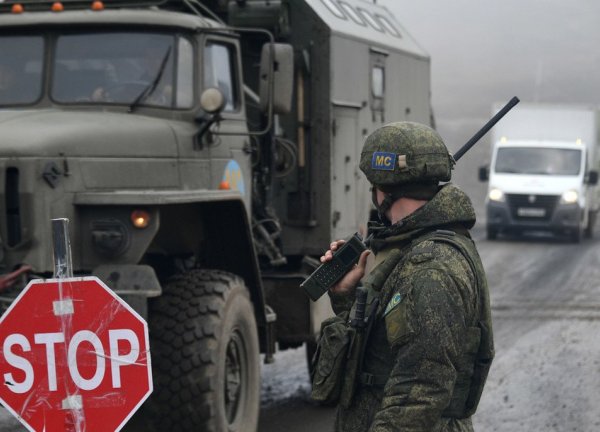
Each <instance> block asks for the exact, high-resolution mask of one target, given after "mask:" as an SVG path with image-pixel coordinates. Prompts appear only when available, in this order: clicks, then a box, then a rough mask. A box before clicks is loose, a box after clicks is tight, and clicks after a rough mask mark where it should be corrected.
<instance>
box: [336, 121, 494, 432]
mask: <svg viewBox="0 0 600 432" xmlns="http://www.w3.org/2000/svg"><path fill="white" fill-rule="evenodd" d="M406 125H407V124H403V128H404V131H401V132H402V133H404V132H405V131H406ZM408 126H409V128H410V127H411V124H408ZM384 132H385V131H384ZM416 132H417V138H418V137H419V135H418V134H419V133H420V129H419V130H417V131H416ZM392 135H393V133H392ZM409 135H410V134H409ZM413 135H415V134H413ZM379 138H381V136H380V137H379ZM428 138H429V137H428ZM417 141H418V140H417ZM440 142H441V139H440ZM367 144H368V143H367ZM404 144H406V143H404ZM442 145H443V143H442ZM444 149H445V146H444ZM403 150H404V149H403ZM369 157H370V156H369ZM410 159H412V164H413V165H412V166H411V161H410ZM373 160H375V159H374V157H373ZM415 160H416V158H415V157H414V155H412V156H411V155H409V164H408V165H409V169H414V166H415V165H414V161H415ZM363 162H364V161H363ZM373 163H375V162H373ZM400 165H401V164H400ZM425 165H426V163H425ZM433 165H434V164H430V166H429V169H430V171H429V172H430V173H431V172H434V171H436V170H437V171H436V172H438V173H441V174H436V175H437V176H438V177H440V176H441V177H445V176H446V174H445V173H444V172H443V171H444V166H443V165H444V164H440V166H438V167H435V166H433ZM446 166H448V167H449V168H448V171H449V169H450V168H451V164H448V163H446ZM397 167H398V165H396V169H395V171H396V172H395V173H392V174H395V176H396V179H395V180H393V181H396V182H398V176H399V175H400V176H401V175H402V173H399V172H398V169H397ZM361 169H363V171H368V170H369V168H368V167H367V168H365V167H364V166H363V163H362V162H361ZM426 170H427V167H426V168H425V171H426ZM369 174H371V178H370V180H371V181H372V178H373V175H372V174H373V172H367V177H369ZM379 174H380V172H376V173H375V175H379ZM385 174H386V173H383V174H382V175H381V179H382V180H381V182H384V183H385V179H386V177H385ZM388 174H389V173H388ZM413 175H415V171H413ZM418 175H421V176H422V175H423V173H422V172H421V173H420V174H418ZM447 176H448V177H449V172H448V174H447ZM387 178H388V179H389V177H387ZM378 182H379V181H378ZM372 183H374V182H373V181H372ZM378 187H379V186H378ZM413 190H416V191H417V192H416V193H417V194H418V193H419V188H418V187H417V188H413ZM436 190H438V191H437V193H435V192H434V196H433V197H432V198H431V199H430V200H429V201H428V203H427V204H425V205H424V206H423V207H421V208H420V209H418V210H417V211H415V212H414V213H412V214H410V215H409V216H407V217H406V218H404V219H402V220H401V221H399V222H397V223H396V224H394V225H387V226H384V225H379V226H376V227H374V233H375V234H374V239H373V241H372V243H371V247H372V249H373V251H374V252H375V254H376V255H375V264H376V265H377V264H378V263H380V262H382V261H384V260H385V257H386V256H387V255H388V253H389V252H390V251H391V250H395V249H399V250H400V251H401V258H400V260H399V262H398V263H397V264H396V265H395V267H393V269H392V270H391V273H389V276H387V277H386V278H384V280H385V282H384V283H383V282H382V286H379V287H377V289H378V290H380V293H379V298H380V299H381V307H380V308H379V312H378V313H377V314H376V316H375V320H374V322H373V326H372V328H371V330H370V332H369V334H368V339H367V341H366V348H365V350H364V360H363V365H362V373H361V374H360V376H359V377H358V379H357V383H356V388H355V391H354V396H353V398H352V401H351V403H350V405H349V406H348V407H342V406H340V407H338V412H337V418H336V431H340V432H342V431H343V432H353V431H357V432H358V431H361V432H362V431H370V432H390V431H398V432H400V431H402V432H417V431H420V432H425V431H428V432H429V431H436V432H437V431H444V432H445V431H448V432H450V431H457V432H458V431H472V430H473V426H472V422H471V418H470V417H468V414H466V415H465V414H464V413H465V411H464V406H465V400H466V398H467V395H468V393H469V385H470V382H471V376H473V371H474V363H475V362H476V361H477V354H476V353H477V351H478V347H479V346H480V336H481V332H480V329H479V328H478V324H479V323H480V321H481V320H483V321H484V325H485V326H488V328H487V330H488V332H486V334H487V335H488V336H489V340H488V341H487V342H488V347H491V352H492V354H491V357H493V344H492V341H491V319H490V318H489V296H488V293H487V284H486V283H485V274H484V271H483V266H482V265H481V261H480V259H479V256H478V255H477V251H476V249H475V246H474V244H473V243H472V242H471V240H470V239H468V230H469V229H470V228H471V227H472V226H473V225H474V223H475V212H474V210H473V207H472V205H471V202H470V200H469V198H468V197H467V196H466V195H465V194H464V193H463V192H462V191H461V190H459V189H458V188H457V187H455V186H454V185H452V184H446V185H445V186H442V187H439V186H437V184H436ZM439 229H443V230H447V232H449V233H450V234H452V233H451V232H450V231H452V232H455V233H456V235H457V236H462V239H463V240H464V242H465V243H466V244H467V245H468V255H470V257H471V258H470V260H471V263H469V260H468V259H466V258H465V255H464V254H463V253H462V252H461V251H459V250H458V249H457V248H456V247H454V246H452V245H450V244H446V243H443V242H438V241H431V240H427V236H430V235H431V233H432V232H435V231H436V230H439ZM473 268H474V269H475V270H473ZM475 272H477V273H478V274H477V275H476V274H475ZM365 279H368V276H367V278H364V279H363V280H365ZM477 281H480V282H479V285H478V283H477ZM481 297H482V298H483V303H486V302H487V308H486V307H482V306H481V305H482V298H481ZM353 300H354V299H353V298H350V297H347V296H334V295H331V301H332V306H333V308H334V311H335V312H336V314H347V313H348V311H349V310H350V307H351V306H352V303H353ZM481 309H486V310H485V311H482V310H481ZM486 311H487V316H485V312H486ZM482 313H483V317H482ZM491 357H490V358H489V361H490V362H491ZM488 366H489V365H488ZM485 375H487V370H486V371H485ZM483 382H485V376H484V377H483ZM477 400H478V397H477ZM476 404H477V402H475V407H476ZM473 410H474V409H473ZM469 414H470V412H469Z"/></svg>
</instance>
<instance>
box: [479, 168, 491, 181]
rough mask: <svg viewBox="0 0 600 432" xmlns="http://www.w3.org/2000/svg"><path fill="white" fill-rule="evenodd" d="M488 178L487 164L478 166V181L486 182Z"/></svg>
mask: <svg viewBox="0 0 600 432" xmlns="http://www.w3.org/2000/svg"><path fill="white" fill-rule="evenodd" d="M489 179H490V173H489V168H488V166H487V165H485V166H481V167H479V181H482V182H486V181H488V180H489Z"/></svg>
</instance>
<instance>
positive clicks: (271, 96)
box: [259, 43, 294, 114]
mask: <svg viewBox="0 0 600 432" xmlns="http://www.w3.org/2000/svg"><path fill="white" fill-rule="evenodd" d="M293 89H294V49H293V48H292V46H291V45H289V44H280V43H273V44H271V43H266V44H264V45H263V47H262V52H261V56H260V83H259V96H260V109H261V111H262V112H263V113H266V112H268V111H269V105H270V104H272V107H273V114H287V113H289V112H290V111H291V110H292V92H293Z"/></svg>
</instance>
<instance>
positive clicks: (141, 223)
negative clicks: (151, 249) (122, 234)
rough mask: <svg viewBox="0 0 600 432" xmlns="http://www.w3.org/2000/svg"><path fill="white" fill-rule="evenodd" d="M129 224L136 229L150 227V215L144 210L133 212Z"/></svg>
mask: <svg viewBox="0 0 600 432" xmlns="http://www.w3.org/2000/svg"><path fill="white" fill-rule="evenodd" d="M131 223H132V224H133V226H134V227H136V228H140V229H142V228H146V227H147V226H148V225H150V213H148V212H147V211H146V210H134V211H132V212H131Z"/></svg>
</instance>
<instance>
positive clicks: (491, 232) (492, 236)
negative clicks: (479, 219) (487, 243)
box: [486, 226, 498, 240]
mask: <svg viewBox="0 0 600 432" xmlns="http://www.w3.org/2000/svg"><path fill="white" fill-rule="evenodd" d="M486 237H487V239H488V240H496V239H497V238H498V230H496V229H495V228H492V227H491V226H488V227H487V229H486Z"/></svg>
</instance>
